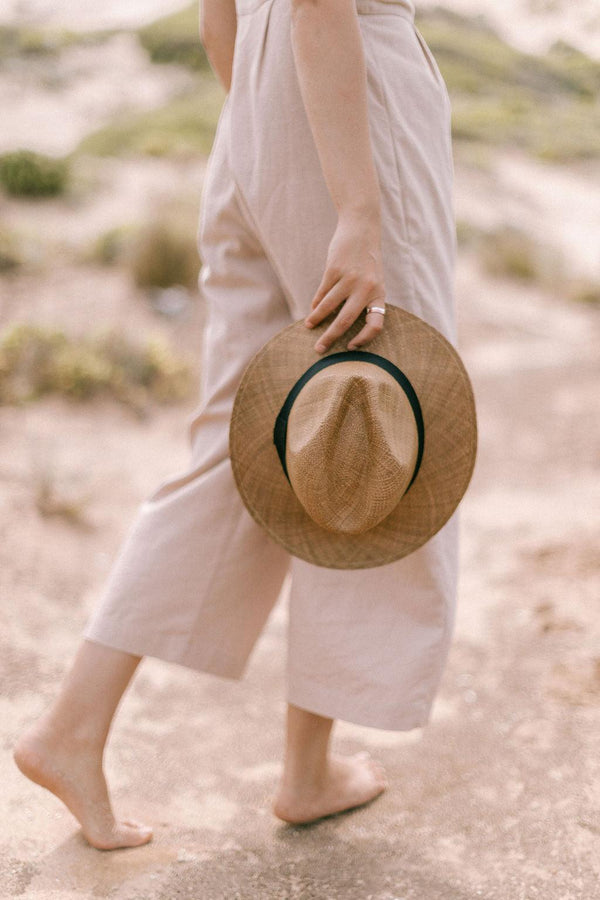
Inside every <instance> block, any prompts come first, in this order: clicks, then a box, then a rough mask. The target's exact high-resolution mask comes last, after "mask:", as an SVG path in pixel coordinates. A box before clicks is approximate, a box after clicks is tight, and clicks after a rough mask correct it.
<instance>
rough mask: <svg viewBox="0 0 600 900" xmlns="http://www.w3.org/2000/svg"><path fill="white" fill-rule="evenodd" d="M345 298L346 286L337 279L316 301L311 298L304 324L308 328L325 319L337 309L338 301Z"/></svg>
mask: <svg viewBox="0 0 600 900" xmlns="http://www.w3.org/2000/svg"><path fill="white" fill-rule="evenodd" d="M316 296H318V295H316ZM347 298H348V288H347V287H346V286H345V285H344V282H342V281H338V282H337V283H336V284H335V285H334V286H333V287H332V288H331V289H330V290H329V291H327V292H326V293H325V294H324V295H321V296H320V298H319V299H318V300H317V302H316V303H315V300H313V307H312V310H311V312H310V313H309V314H308V316H307V317H306V319H305V320H304V324H305V325H307V326H308V327H309V328H312V327H313V326H314V325H318V324H319V322H321V321H322V320H323V319H326V318H327V316H328V315H329V314H330V313H332V312H333V311H334V310H335V309H337V308H338V306H339V305H340V303H341V302H342V301H343V300H346V299H347Z"/></svg>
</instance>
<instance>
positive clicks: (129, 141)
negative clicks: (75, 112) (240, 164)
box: [74, 77, 225, 159]
mask: <svg viewBox="0 0 600 900" xmlns="http://www.w3.org/2000/svg"><path fill="white" fill-rule="evenodd" d="M224 97H225V92H224V90H223V88H222V87H221V85H220V84H218V83H217V81H216V80H215V79H214V78H208V77H202V78H199V79H198V84H197V85H196V86H195V87H194V90H193V91H187V92H186V93H184V94H181V95H179V96H177V97H174V98H173V99H171V100H169V101H168V103H166V104H165V105H164V106H161V107H158V108H157V109H152V110H148V111H146V112H141V113H132V112H128V113H127V114H126V115H123V116H118V117H117V118H116V119H115V121H114V122H111V123H110V124H108V125H105V126H103V127H102V128H100V129H98V130H97V131H94V132H92V133H91V134H89V135H87V136H86V137H84V138H83V140H82V141H81V142H80V144H79V145H78V147H77V148H76V150H75V151H74V153H77V154H79V153H88V154H91V155H93V156H118V155H125V154H128V155H130V156H135V155H143V156H169V157H179V158H188V159H189V158H193V159H196V158H197V157H198V156H199V155H200V156H207V155H208V154H209V153H210V150H211V147H212V143H213V140H214V136H215V130H216V124H217V120H218V118H219V113H220V111H221V107H222V105H223V100H224Z"/></svg>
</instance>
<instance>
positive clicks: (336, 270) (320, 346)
mask: <svg viewBox="0 0 600 900" xmlns="http://www.w3.org/2000/svg"><path fill="white" fill-rule="evenodd" d="M340 304H342V306H341V309H340V311H339V312H338V314H337V316H336V317H335V319H334V320H333V322H332V323H331V325H330V326H329V328H327V329H326V331H325V332H324V333H323V334H322V335H321V336H320V337H319V340H318V341H317V343H316V344H315V350H316V351H317V352H318V353H325V352H326V351H327V350H328V349H329V347H330V346H331V344H333V342H334V341H335V340H337V338H339V337H340V336H341V335H342V334H344V332H345V331H347V329H348V328H349V327H350V326H351V325H352V324H353V323H354V322H355V321H356V319H357V318H358V317H359V315H360V314H361V313H362V311H363V310H364V309H365V308H366V307H367V306H371V305H374V306H381V307H382V308H385V286H384V283H383V264H382V258H381V234H380V225H379V219H378V217H375V218H369V217H368V216H366V215H364V214H354V215H349V216H346V215H340V217H339V219H338V224H337V227H336V230H335V233H334V235H333V238H332V239H331V242H330V244H329V251H328V254H327V264H326V267H325V272H324V273H323V277H322V279H321V283H320V285H319V287H318V288H317V292H316V294H315V295H314V297H313V299H312V303H311V312H310V313H309V315H308V316H307V317H306V319H305V320H304V324H305V325H307V326H308V327H309V328H312V327H313V326H314V325H317V324H318V323H319V322H321V321H322V320H323V319H325V318H326V317H327V316H328V315H330V313H332V312H334V310H336V309H337V308H338V307H339V306H340ZM383 322H384V316H383V315H382V314H381V313H377V312H371V313H367V316H366V324H365V326H364V328H362V329H361V330H360V331H359V332H358V334H357V335H355V337H354V338H353V339H352V340H351V341H350V343H349V344H348V349H349V350H354V349H355V348H356V347H361V346H362V345H363V344H366V343H367V342H368V341H370V340H372V339H373V338H374V337H375V336H376V335H377V334H379V332H380V331H381V329H382V328H383Z"/></svg>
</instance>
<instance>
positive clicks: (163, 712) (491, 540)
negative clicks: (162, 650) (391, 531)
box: [0, 0, 600, 900]
mask: <svg viewBox="0 0 600 900" xmlns="http://www.w3.org/2000/svg"><path fill="white" fill-rule="evenodd" d="M417 6H418V13H417V25H418V27H419V29H420V31H421V32H422V34H423V35H424V37H425V39H426V40H427V42H428V44H429V46H430V47H431V49H432V51H433V53H434V55H435V57H436V60H437V61H438V64H439V66H440V69H441V71H442V74H443V76H444V78H445V81H446V84H447V86H448V90H449V92H450V95H451V99H452V106H453V140H454V151H455V209H456V222H457V234H458V242H459V260H458V267H457V301H458V309H459V317H460V347H461V352H462V354H463V358H464V360H465V363H466V365H467V368H468V370H469V372H470V374H471V377H472V379H473V383H474V387H475V393H476V398H477V405H478V415H479V426H480V447H479V457H478V461H477V467H476V471H475V476H474V479H473V482H472V485H471V487H470V489H469V493H468V494H467V497H466V498H465V501H464V503H463V506H462V508H461V509H462V512H461V516H462V529H463V541H462V550H461V552H462V569H461V572H462V574H461V585H460V596H459V608H458V613H457V621H456V632H455V640H454V643H453V647H452V650H451V654H450V658H449V663H448V668H447V671H446V673H445V675H444V681H443V685H442V690H441V692H440V696H439V700H438V701H437V703H436V707H435V715H434V718H433V722H432V726H431V728H430V729H428V730H426V731H425V732H423V733H422V734H421V732H411V733H406V734H402V733H388V734H386V733H384V732H378V731H374V730H369V729H362V728H359V727H357V726H352V725H350V724H349V723H339V740H340V743H342V744H345V745H346V747H347V748H350V749H354V748H355V749H360V748H361V747H362V746H364V744H365V743H367V744H369V745H370V746H371V747H372V748H373V749H374V752H376V753H377V755H378V756H379V758H381V759H382V760H383V761H384V763H385V764H386V765H387V766H388V769H389V770H390V771H391V774H392V777H394V775H395V774H396V775H397V778H398V782H399V783H401V784H402V783H403V784H404V788H403V791H404V793H400V794H399V795H396V796H392V794H391V792H390V795H389V797H387V796H386V798H385V800H381V801H378V802H380V803H381V804H387V806H385V805H382V806H379V807H378V808H377V810H375V809H373V811H371V810H365V811H364V812H363V813H362V814H361V815H362V816H363V818H360V817H359V818H353V819H349V820H346V821H341V822H340V823H337V822H335V821H333V820H332V821H331V822H330V823H329V824H326V825H323V826H319V828H320V829H321V831H320V835H321V837H320V838H317V836H316V835H315V836H313V837H311V833H310V832H307V834H306V836H305V839H304V838H303V839H302V840H300V839H299V840H298V841H296V842H294V841H293V840H291V839H290V838H289V835H288V832H285V831H283V832H277V833H276V834H275V837H273V826H272V825H271V823H270V819H269V818H268V816H266V818H265V819H260V822H259V826H258V827H257V822H256V813H253V811H252V810H253V808H254V807H253V805H254V806H260V803H261V802H262V801H263V799H264V792H265V791H268V789H269V787H270V786H271V782H272V780H273V778H274V777H275V774H276V772H277V763H276V761H277V759H278V757H279V755H280V750H281V747H280V739H281V728H282V716H283V710H284V692H283V679H284V663H285V623H286V610H285V598H282V603H281V604H280V606H278V608H277V609H276V610H275V611H274V614H273V616H272V618H271V620H270V622H269V625H268V628H267V630H266V632H265V634H264V635H263V636H262V637H261V640H260V643H259V645H258V647H257V650H256V653H255V656H254V658H253V664H252V667H251V669H250V671H249V674H248V676H247V678H246V680H245V681H244V682H242V683H239V684H229V683H225V682H217V681H213V680H212V678H211V677H209V676H202V677H199V676H198V675H197V673H193V672H190V671H188V670H183V669H175V667H168V666H167V665H166V664H161V663H159V662H157V661H151V660H149V661H147V662H146V663H145V664H144V665H145V668H144V669H143V670H142V672H141V673H140V674H139V675H138V676H137V678H136V683H135V687H134V688H133V690H132V693H131V695H130V697H129V699H128V701H127V703H126V705H125V709H124V711H123V713H122V716H121V720H120V725H119V730H118V734H117V735H116V737H115V742H114V749H113V750H111V753H112V754H113V755H112V756H110V757H109V767H110V766H112V767H114V773H113V775H114V781H115V783H116V790H117V796H118V797H120V796H124V797H125V799H127V801H128V802H129V791H130V790H131V796H132V797H135V798H138V797H139V795H140V793H141V794H142V796H143V800H142V804H143V807H142V812H143V814H144V815H147V816H148V817H149V818H151V819H152V818H154V819H156V816H157V815H158V816H161V815H162V816H163V819H162V820H161V821H163V822H164V824H165V829H164V834H162V833H161V832H160V829H159V836H158V838H157V840H156V841H155V843H154V844H153V845H152V847H153V848H154V849H150V848H148V849H147V850H146V851H144V852H146V854H147V855H146V856H145V857H144V859H145V863H144V865H143V866H142V867H141V868H140V867H139V866H138V867H137V868H136V865H135V864H133V863H132V865H128V864H125V863H124V864H117V863H115V862H112V861H111V862H106V863H102V865H101V864H100V863H98V862H97V860H98V855H94V853H95V851H91V853H92V856H91V857H88V856H86V854H87V853H88V850H86V848H85V846H84V845H83V843H82V842H78V841H77V840H76V839H75V838H73V837H72V834H73V829H74V823H73V820H72V819H71V818H70V817H69V815H68V813H65V812H64V811H63V810H62V809H61V808H59V805H58V803H57V802H55V801H54V799H53V798H52V797H50V796H48V797H47V798H46V797H44V796H42V793H41V792H39V795H38V792H36V789H35V788H34V787H33V786H31V785H29V784H28V783H25V780H24V779H22V778H21V777H20V776H19V775H18V773H16V772H15V771H13V769H14V767H13V766H12V762H11V761H10V758H9V754H8V750H9V748H10V746H11V744H12V741H13V739H14V736H15V734H16V733H17V732H18V731H19V730H20V728H21V727H22V725H23V724H24V723H26V722H28V721H31V720H32V719H34V718H35V717H36V715H38V714H39V712H40V710H41V709H42V708H43V707H44V705H45V704H46V703H47V702H48V699H49V698H50V697H51V696H52V695H53V694H54V692H55V690H56V687H57V685H58V683H59V679H60V677H61V675H62V673H63V671H64V669H65V666H66V665H67V661H68V660H69V659H70V656H71V654H72V652H73V651H74V649H75V647H76V644H77V641H78V639H79V633H80V630H81V628H82V626H83V624H84V622H85V620H86V618H87V615H88V613H89V611H90V610H91V608H92V606H93V604H94V602H95V600H96V598H97V597H98V595H99V592H100V591H101V588H102V584H103V581H104V579H105V578H106V575H107V574H108V571H109V569H110V566H111V564H112V561H113V559H114V556H115V554H116V552H117V551H118V547H119V545H120V543H121V540H122V539H123V537H124V535H125V531H126V528H127V526H128V523H129V522H130V521H131V520H132V518H133V516H134V514H135V510H136V508H137V505H138V504H139V503H140V502H141V501H142V500H143V498H144V497H145V496H146V495H147V494H148V493H149V492H150V491H151V490H153V489H154V488H155V487H156V485H157V484H158V482H159V481H160V480H161V479H162V478H163V477H166V476H167V475H171V474H173V473H174V472H176V471H178V470H179V469H180V467H182V466H184V465H185V464H186V463H187V456H188V446H187V436H186V432H185V421H186V417H187V415H188V414H189V413H190V412H191V410H192V409H193V408H194V406H195V403H196V401H197V397H198V389H199V382H200V378H201V364H202V360H201V356H200V347H201V334H202V305H201V302H200V298H199V296H198V291H197V278H198V273H199V269H200V266H201V264H202V261H201V259H200V258H199V256H198V250H197V247H196V234H197V221H198V212H199V206H200V201H201V195H202V184H203V175H204V170H205V165H206V160H207V156H208V153H209V151H210V148H211V145H212V140H213V136H214V132H215V126H216V122H217V120H218V115H219V111H220V108H221V104H222V102H223V99H224V96H225V95H224V92H223V90H222V88H221V87H220V85H219V84H218V83H217V81H216V79H215V77H214V75H213V73H212V71H211V69H210V66H209V64H208V61H207V58H206V55H205V53H204V50H203V48H202V45H201V43H200V40H199V36H198V7H197V4H196V3H194V4H191V5H185V4H182V3H180V2H177V0H121V2H115V0H105V2H103V3H101V4H82V3H80V2H79V3H75V2H71V0H63V2H61V3H56V2H50V0H31V2H26V0H4V2H3V3H2V5H1V7H0V110H1V113H0V489H1V490H0V537H1V540H0V591H1V594H2V603H1V604H0V616H1V617H2V622H3V626H2V630H1V631H0V679H1V683H2V693H3V698H2V703H3V704H4V711H5V716H4V717H3V722H4V724H3V726H2V729H3V746H4V750H5V751H6V752H4V754H3V763H2V765H3V767H5V769H4V768H3V779H4V781H5V783H6V784H7V785H8V787H7V792H8V793H7V801H6V802H7V804H8V809H9V810H10V815H11V826H10V828H6V830H5V833H4V834H3V835H2V837H1V840H0V869H1V874H2V884H3V887H4V889H5V890H6V891H7V894H6V896H13V895H17V894H18V895H29V891H31V896H35V897H36V898H44V897H46V896H48V897H50V896H52V897H56V896H59V894H57V893H56V890H59V889H60V890H61V891H62V893H60V896H61V897H70V896H73V897H75V896H77V897H78V898H79V900H81V898H82V897H85V896H88V895H89V896H90V897H91V896H109V895H110V896H119V897H137V896H140V897H141V896H143V897H145V898H150V897H155V896H156V897H158V896H160V897H168V898H170V897H173V896H177V897H190V898H198V897H203V898H209V900H212V898H220V897H223V898H225V897H226V898H228V900H229V898H232V897H261V898H262V897H270V896H273V897H275V896H277V897H301V898H305V897H306V898H312V897H315V898H324V897H343V898H344V900H352V898H355V897H356V898H360V900H365V898H366V897H367V896H369V897H372V898H381V900H384V898H387V900H391V898H394V897H399V896H402V897H405V896H406V897H408V896H410V897H418V898H421V900H424V898H427V900H435V898H436V897H440V898H443V900H454V898H458V900H460V898H463V897H464V898H467V897H489V898H490V900H491V898H507V900H508V898H510V900H516V898H517V897H519V898H530V897H531V898H534V897H538V896H541V895H542V894H543V895H544V896H546V897H549V898H552V897H556V898H560V900H568V898H571V897H572V898H579V897H581V898H586V900H591V898H592V897H593V896H596V893H595V892H596V891H597V885H598V878H600V864H599V862H598V860H600V852H599V845H598V841H599V840H600V775H599V766H600V762H599V761H600V752H599V751H600V746H599V743H600V614H599V612H600V605H599V604H600V589H599V588H600V554H599V551H598V547H599V537H600V535H599V531H600V483H599V482H600V479H599V478H598V462H599V456H600V454H599V448H600V425H599V420H600V416H599V412H600V410H599V401H598V397H599V395H600V379H599V374H600V373H599V365H598V363H599V353H598V349H599V347H600V341H599V336H600V329H599V322H600V312H599V310H600V3H599V2H598V0H505V2H504V3H502V4H499V3H497V2H496V0H448V2H447V3H445V4H443V5H439V4H433V3H429V2H422V3H417ZM192 691H193V692H194V697H195V698H197V704H198V707H197V709H195V711H192V710H191V707H192V704H191V702H190V699H189V698H190V693H191V692H192ZM203 701H206V703H204V702H203ZM209 703H210V706H208V704H209ZM207 709H209V710H210V712H207ZM274 710H275V713H274ZM157 715H158V716H159V719H157ZM183 719H185V721H186V722H187V723H188V726H189V728H190V729H191V731H190V730H189V729H188V730H181V731H179V729H180V726H181V722H182V721H183ZM194 729H195V730H194ZM207 731H208V733H209V735H210V739H209V740H208V741H207V739H206V738H207ZM173 732H179V733H178V740H177V741H176V742H173V738H172V735H173ZM200 733H201V734H202V735H203V740H199V739H198V735H199V734H200ZM174 743H175V744H178V746H177V747H176V746H174ZM234 745H236V746H237V750H236V753H237V756H235V758H234V755H233V748H234ZM182 746H183V747H184V752H183V753H181V754H180V753H179V751H181V748H182ZM176 751H177V752H176ZM138 753H142V754H143V753H147V754H148V755H149V756H152V757H153V758H154V757H156V758H158V757H160V759H161V760H162V764H161V768H162V769H163V770H164V771H162V772H160V773H154V772H153V773H152V774H151V775H149V774H148V773H146V774H145V775H143V767H142V769H140V768H139V767H138V766H136V765H135V764H133V765H132V763H135V760H136V759H137V754H138ZM190 764H191V765H192V766H193V768H194V770H195V771H196V770H197V771H198V772H200V771H202V772H203V773H204V775H203V776H202V777H201V778H199V780H198V781H195V782H194V785H193V786H190V785H189V784H188V785H187V787H186V788H185V791H186V792H187V793H186V795H185V799H182V798H181V797H180V798H179V799H177V790H176V787H175V786H174V785H175V782H176V781H178V779H181V778H183V779H184V783H185V777H186V775H187V776H189V766H190ZM395 766H396V767H397V771H395V769H394V767H395ZM125 772H127V773H128V774H127V775H126V774H125ZM136 778H137V779H138V780H139V779H140V778H144V779H145V778H148V779H149V781H147V782H146V781H144V783H143V784H142V783H141V782H136ZM127 779H129V780H127ZM202 779H204V780H202ZM409 783H410V784H409ZM146 786H148V790H144V788H146ZM140 788H142V790H140ZM424 796H425V797H426V798H427V802H426V803H424V802H423V799H422V798H423V797H424ZM253 815H254V818H253ZM140 817H142V816H140ZM365 817H367V818H365ZM6 822H8V819H6ZM365 823H366V825H365ZM294 833H296V834H299V832H294ZM161 834H162V837H161ZM173 835H175V837H173ZM286 835H288V836H287V837H286ZM225 836H226V840H225ZM303 841H304V842H303ZM57 845H58V849H56V847H57ZM199 846H202V848H203V850H202V852H201V853H200V852H199V851H198V847H199ZM249 846H251V847H252V853H250V852H249V851H248V852H246V849H244V848H248V847H249ZM157 848H158V849H157ZM136 852H138V851H136ZM152 854H155V855H154V856H152ZM134 857H135V854H134V855H130V856H128V857H127V860H134ZM115 858H116V857H115ZM32 860H33V862H32ZM82 860H84V861H87V862H89V866H88V865H87V862H86V865H82ZM290 860H294V861H295V862H294V866H296V868H295V870H294V872H295V874H294V872H292V870H291V869H290V866H291V865H292V864H291V863H290ZM369 860H370V862H369ZM200 862H201V863H202V871H203V872H204V876H203V877H208V878H209V882H206V883H208V884H209V887H208V888H207V887H206V885H205V882H203V881H202V879H201V878H200V876H199V874H198V866H199V864H200ZM119 865H120V867H119ZM331 867H333V871H334V872H336V873H337V874H336V875H335V877H334V876H329V875H326V874H324V873H326V871H330V869H331ZM292 868H293V867H292ZM207 872H208V875H207V874H206V873H207ZM257 873H258V874H257ZM261 873H262V874H261ZM343 873H346V875H343ZM258 875H260V877H261V878H263V880H262V881H260V879H259V881H260V884H259V882H252V883H253V884H254V887H246V888H243V889H240V885H244V884H246V885H248V884H249V883H250V882H249V879H250V880H251V877H253V878H258ZM150 877H152V878H154V879H155V880H154V881H152V882H150V881H147V879H148V878H150ZM211 878H212V880H210V879H211ZM293 878H296V879H300V880H299V881H298V880H297V881H296V882H294V881H293ZM327 878H329V880H328V881H326V886H325V887H324V886H323V885H324V884H325V881H323V879H327ZM336 878H339V879H342V880H343V879H344V878H345V879H346V880H345V881H343V884H342V881H339V883H338V881H336ZM360 878H364V879H366V880H365V881H364V883H363V886H362V887H359V886H357V879H360ZM144 879H146V881H145V880H144ZM332 879H333V880H332ZM57 884H58V885H60V888H57V886H56V885H57ZM257 884H258V885H259V886H257ZM294 884H296V885H304V887H301V886H300V887H297V889H296V888H294V889H292V887H293V885H294ZM176 885H177V893H175V886H176ZM203 885H204V887H203ZM260 885H262V886H260ZM290 885H292V887H291V886H290ZM307 885H308V886H307ZM407 885H408V886H409V887H410V890H412V889H413V888H414V886H415V885H416V886H417V887H416V890H417V893H406V891H408V890H409V887H407ZM159 889H160V891H162V893H159ZM240 890H241V892H240ZM244 890H246V893H244ZM102 891H104V893H102ZM402 891H405V892H404V893H402ZM71 892H73V893H72V894H71ZM136 892H137V893H136Z"/></svg>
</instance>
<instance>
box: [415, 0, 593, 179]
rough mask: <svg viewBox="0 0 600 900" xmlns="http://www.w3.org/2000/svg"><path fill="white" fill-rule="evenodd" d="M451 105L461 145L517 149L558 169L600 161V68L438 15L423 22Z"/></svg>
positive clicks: (570, 53)
mask: <svg viewBox="0 0 600 900" xmlns="http://www.w3.org/2000/svg"><path fill="white" fill-rule="evenodd" d="M418 24H419V30H420V31H422V33H423V36H424V37H425V39H426V41H427V43H428V44H429V46H430V47H431V50H432V51H433V53H434V56H435V58H436V60H437V62H438V64H439V68H440V71H441V73H442V76H443V78H444V81H445V82H446V85H447V87H448V91H449V93H450V95H451V99H452V133H453V137H454V139H455V140H456V141H457V142H458V141H470V142H479V143H484V144H489V145H492V146H493V145H505V146H517V147H520V148H522V149H523V150H526V151H527V152H529V153H532V154H534V155H535V156H538V157H539V158H542V159H547V160H554V161H557V162H562V161H568V160H571V159H578V158H580V159H584V158H597V157H598V156H599V155H600V142H599V141H598V134H600V104H599V103H598V97H599V95H600V62H599V61H597V60H594V59H591V58H590V57H588V56H586V55H585V54H584V53H582V52H581V51H578V50H576V49H574V48H573V47H570V46H569V45H567V44H565V43H563V42H558V43H557V44H555V45H554V46H553V47H552V48H551V49H550V50H549V51H548V52H547V53H545V54H544V55H534V54H529V53H524V52H522V51H520V50H518V49H517V48H515V47H512V46H510V45H508V44H507V43H505V42H504V41H503V40H502V39H501V37H500V36H499V35H498V34H497V33H496V32H495V31H494V30H493V29H492V28H491V27H490V26H489V25H486V24H485V22H482V21H481V20H477V19H471V18H469V17H466V16H460V15H458V14H455V13H449V12H448V11H445V10H442V9H440V8H436V9H434V10H432V11H428V12H425V11H424V12H423V13H421V15H420V16H419V23H418Z"/></svg>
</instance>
